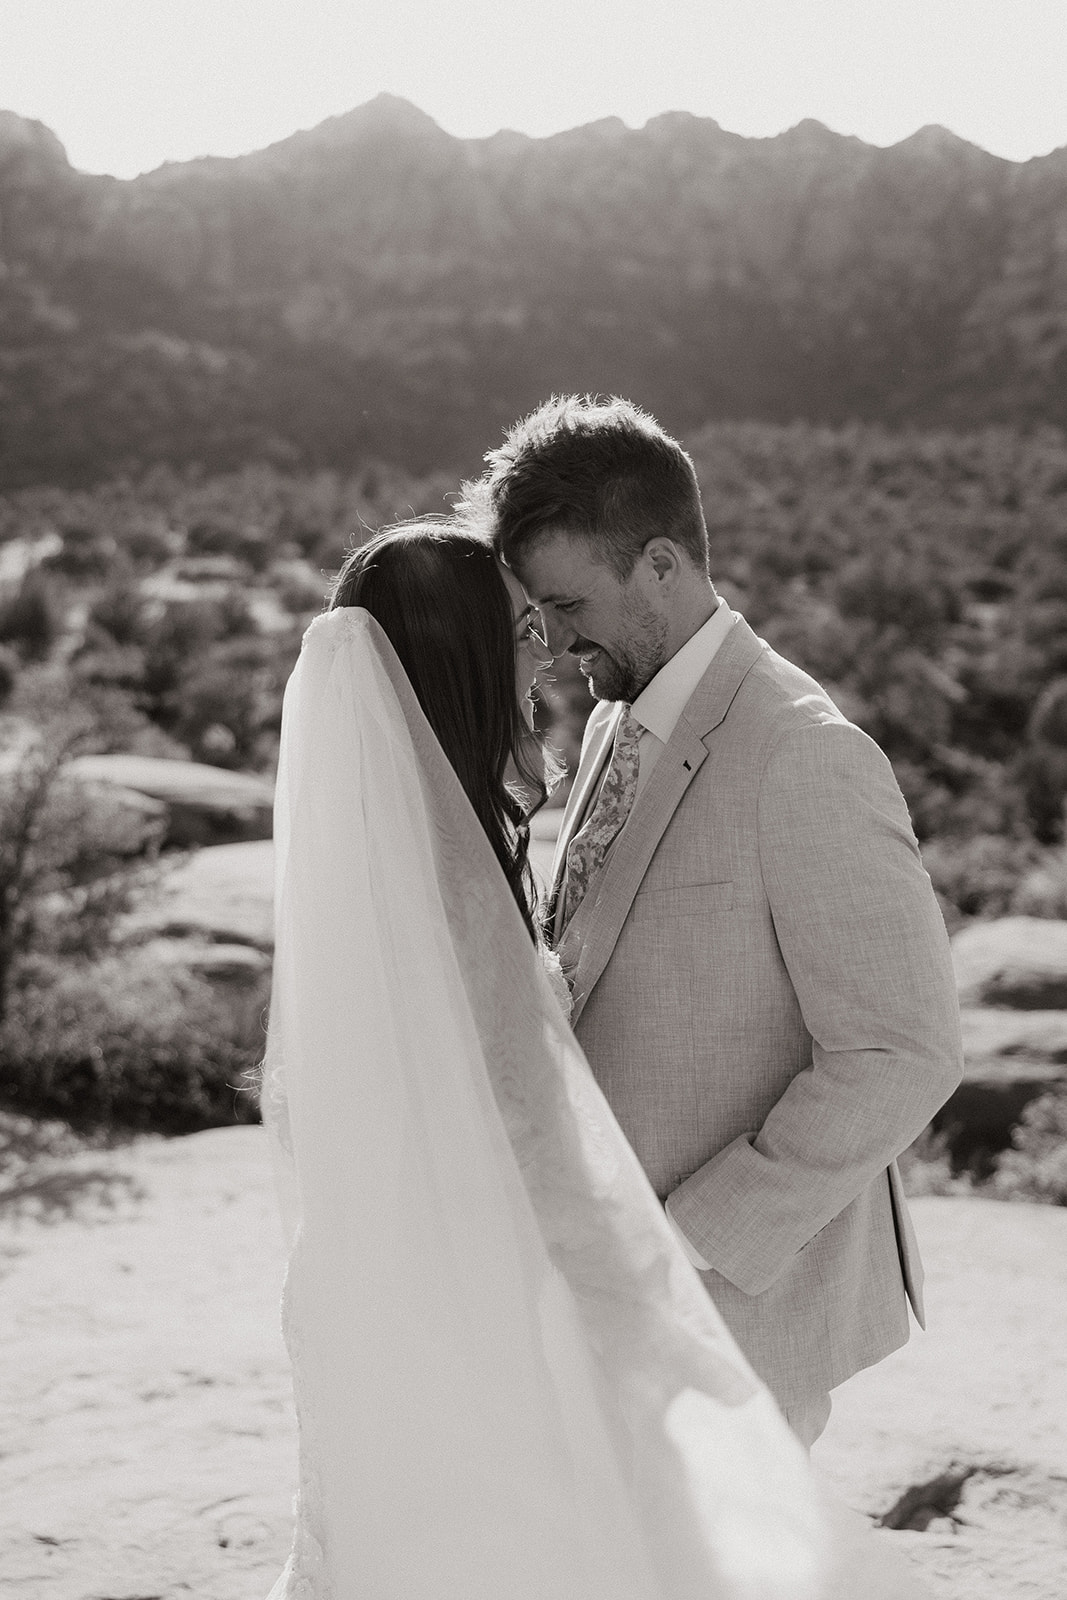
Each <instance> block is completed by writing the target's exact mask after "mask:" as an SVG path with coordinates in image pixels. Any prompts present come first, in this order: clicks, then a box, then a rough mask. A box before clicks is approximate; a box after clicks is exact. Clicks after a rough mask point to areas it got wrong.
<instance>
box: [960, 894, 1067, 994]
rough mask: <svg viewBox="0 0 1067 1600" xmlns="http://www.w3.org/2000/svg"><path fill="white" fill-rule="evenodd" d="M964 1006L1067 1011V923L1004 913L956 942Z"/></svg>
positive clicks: (974, 925)
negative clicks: (1007, 915)
mask: <svg viewBox="0 0 1067 1600" xmlns="http://www.w3.org/2000/svg"><path fill="white" fill-rule="evenodd" d="M952 958H953V961H954V963H955V967H956V982H957V984H958V986H959V993H960V1004H961V1005H971V1006H975V1005H979V1006H982V1005H984V1006H1010V1007H1014V1008H1016V1009H1019V1010H1026V1011H1057V1010H1067V922H1054V921H1052V920H1051V919H1048V918H1044V917H1000V918H998V919H996V920H995V921H992V922H972V923H969V924H968V926H967V927H965V928H961V929H960V931H959V932H958V933H957V934H956V936H955V938H954V939H953V941H952Z"/></svg>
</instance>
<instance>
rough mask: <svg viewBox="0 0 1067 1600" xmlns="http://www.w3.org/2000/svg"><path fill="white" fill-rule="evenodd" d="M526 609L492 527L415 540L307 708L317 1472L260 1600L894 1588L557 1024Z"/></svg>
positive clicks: (286, 1098)
mask: <svg viewBox="0 0 1067 1600" xmlns="http://www.w3.org/2000/svg"><path fill="white" fill-rule="evenodd" d="M530 617H531V611H530V608H529V607H528V605H527V602H526V597H525V595H524V594H523V592H522V590H521V588H520V586H519V584H518V582H517V581H516V579H515V578H514V577H513V576H512V575H511V574H509V573H508V572H507V571H506V569H504V568H503V567H501V566H500V565H499V564H498V563H497V561H496V559H495V557H494V556H493V554H492V552H491V549H490V548H489V546H488V544H487V543H485V542H484V541H483V540H482V539H480V538H479V537H477V536H475V535H473V534H472V533H470V532H466V531H464V530H462V529H460V528H457V527H455V526H452V525H449V524H423V525H414V526H410V527H406V528H402V529H394V530H391V531H389V532H388V533H386V534H384V535H379V536H378V537H377V538H375V539H372V540H371V541H370V542H369V543H368V544H366V545H364V546H363V547H362V548H361V549H359V550H357V551H356V552H354V553H353V554H352V555H351V556H350V557H349V559H348V561H347V563H346V565H345V567H344V569H343V570H342V573H341V576H340V578H339V580H338V583H337V586H336V589H335V592H334V596H333V601H332V607H331V609H330V610H329V611H328V612H327V613H326V614H324V615H323V616H321V617H319V618H317V619H316V620H315V621H314V622H313V623H312V624H311V627H310V628H309V630H308V632H307V634H306V636H305V639H304V645H303V650H302V653H301V656H300V659H299V661H298V663H297V666H296V668H295V670H294V672H293V675H292V678H291V680H290V683H289V686H288V689H287V692H286V699H285V712H284V720H283V728H282V748H281V761H280V769H279V783H278V798H277V802H276V842H277V852H278V856H277V883H276V953H275V974H274V992H273V997H272V1008H271V1023H270V1033H269V1044H268V1051H267V1060H266V1064H265V1082H264V1096H263V1098H264V1115H265V1120H266V1121H267V1123H268V1127H269V1129H270V1131H271V1136H272V1141H273V1144H274V1147H275V1151H276V1155H277V1161H278V1168H279V1175H280V1182H281V1185H282V1191H283V1211H284V1213H285V1214H286V1217H287V1221H288V1229H289V1234H290V1261H289V1270H288V1275H287V1281H286V1289H285V1300H284V1320H285V1329H286V1338H287V1343H288V1347H289V1351H290V1356H291V1359H292V1365H293V1375H294V1389H295V1396H296V1407H297V1416H298V1422H299V1434H300V1467H299V1498H298V1505H297V1515H296V1531H295V1537H294V1545H293V1551H292V1555H291V1557H290V1559H289V1562H288V1564H287V1566H286V1569H285V1572H284V1573H283V1574H282V1576H281V1577H280V1578H279V1580H278V1583H277V1584H276V1586H275V1588H274V1590H273V1591H272V1600H825V1597H827V1596H828V1595H830V1594H831V1592H832V1593H833V1594H835V1595H837V1594H841V1595H844V1594H849V1595H853V1594H859V1593H863V1594H864V1596H874V1595H887V1596H888V1595H892V1596H894V1600H895V1597H896V1596H897V1595H898V1594H899V1593H900V1590H899V1589H898V1588H896V1587H893V1588H890V1589H886V1588H884V1587H883V1586H882V1579H881V1578H880V1577H878V1576H876V1575H874V1574H872V1572H871V1571H870V1570H868V1563H866V1562H864V1563H863V1565H864V1569H865V1570H864V1573H863V1577H862V1581H861V1582H859V1583H858V1585H857V1580H856V1575H855V1571H854V1568H853V1569H852V1576H851V1577H845V1576H843V1575H842V1566H843V1565H844V1566H846V1567H847V1566H848V1565H849V1561H850V1560H851V1559H852V1558H851V1557H849V1556H847V1555H845V1554H843V1548H844V1546H846V1545H848V1544H849V1540H848V1539H847V1538H845V1539H842V1537H841V1535H840V1534H839V1533H838V1532H837V1531H832V1530H831V1522H830V1514H829V1513H828V1512H827V1509H826V1507H825V1505H824V1503H823V1501H822V1500H821V1498H820V1496H819V1493H818V1491H817V1490H816V1488H815V1486H814V1483H813V1480H812V1477H811V1473H810V1469H809V1467H808V1463H807V1458H806V1456H805V1454H804V1452H803V1450H802V1448H801V1447H800V1445H799V1444H798V1443H797V1442H796V1440H795V1439H794V1438H793V1436H792V1434H791V1433H790V1432H789V1430H788V1429H787V1427H786V1425H785V1423H784V1421H783V1420H782V1418H781V1417H780V1415H779V1414H778V1412H777V1410H776V1408H775V1406H774V1403H773V1401H772V1400H771V1398H770V1396H769V1395H768V1393H767V1392H766V1390H765V1389H764V1388H763V1387H762V1386H761V1384H760V1383H759V1381H758V1380H757V1379H756V1378H755V1377H754V1375H753V1373H752V1372H751V1370H750V1369H749V1367H748V1366H747V1364H746V1362H745V1361H744V1358H743V1357H742V1356H741V1354H740V1352H739V1351H738V1349H737V1347H736V1345H735V1344H734V1343H733V1341H732V1339H731V1337H730V1335H729V1334H728V1333H727V1331H726V1329H725V1327H724V1325H723V1323H722V1322H721V1320H720V1318H719V1317H718V1315H717V1313H716V1311H715V1309H714V1307H713V1305H712V1304H711V1302H710V1300H709V1299H708V1297H707V1295H706V1293H705V1291H704V1289H703V1288H702V1286H701V1284H700V1282H699V1280H698V1278H697V1276H696V1274H695V1273H694V1272H693V1270H692V1269H691V1267H690V1266H689V1264H688V1262H687V1261H686V1259H685V1257H684V1255H683V1254H682V1251H681V1248H680V1246H679V1245H678V1244H677V1242H676V1240H675V1237H674V1235H673V1233H672V1231H671V1229H670V1227H669V1224H668V1223H667V1220H666V1218H665V1216H664V1214H663V1211H662V1208H661V1207H660V1205H659V1203H658V1201H657V1200H656V1199H655V1197H654V1195H653V1193H652V1190H651V1189H650V1187H649V1186H648V1183H647V1181H646V1180H645V1177H644V1174H643V1172H642V1171H641V1169H640V1167H639V1165H638V1163H637V1160H636V1158H635V1157H634V1155H633V1153H632V1151H631V1150H630V1148H629V1146H628V1145H627V1143H626V1141H625V1139H624V1138H623V1136H622V1134H621V1132H620V1131H619V1128H618V1126H617V1124H616V1123H615V1121H614V1119H613V1117H612V1114H611V1112H610V1110H609V1109H608V1106H607V1104H606V1102H605V1101H604V1099H603V1097H602V1095H601V1094H600V1091H599V1090H598V1088H597V1086H596V1083H595V1081H594V1080H593V1078H592V1075H591V1073H590V1070H589V1067H588V1065H587V1063H586V1061H585V1059H584V1057H583V1055H582V1053H581V1050H580V1048H579V1046H578V1044H577V1042H576V1040H575V1038H574V1036H573V1034H572V1033H571V1032H570V1029H569V1028H568V1026H567V1022H566V1017H565V1009H566V1007H565V998H564V994H563V993H561V991H560V987H559V978H558V974H556V975H554V974H553V971H552V965H553V963H552V959H551V958H550V957H549V956H548V954H547V952H546V951H545V949H544V946H543V941H542V938H541V934H540V931H539V926H538V921H537V915H536V909H535V901H534V895H533V887H532V878H531V874H530V869H529V863H528V859H527V843H528V827H527V820H526V818H527V814H528V811H529V809H530V807H531V805H533V804H535V803H537V802H539V801H541V800H543V798H544V794H545V785H544V780H543V778H542V776H541V773H540V771H539V770H538V768H537V766H536V765H535V764H534V762H533V760H532V755H533V752H534V750H535V744H534V739H533V735H532V734H531V733H530V731H529V729H528V727H527V724H526V721H525V720H524V717H523V715H522V711H521V699H520V697H522V696H524V695H525V694H526V693H527V691H528V690H529V689H530V686H531V684H532V681H533V678H534V675H535V672H536V670H537V668H538V665H539V664H541V663H540V656H543V654H544V646H543V644H542V643H541V642H540V641H539V640H538V639H537V637H536V635H535V634H534V632H533V630H532V627H531V624H530ZM509 774H511V781H509V778H508V775H509ZM564 989H565V986H564ZM561 1001H562V1002H563V1003H562V1004H561ZM879 1565H880V1563H879ZM842 1584H844V1585H845V1587H840V1585H842Z"/></svg>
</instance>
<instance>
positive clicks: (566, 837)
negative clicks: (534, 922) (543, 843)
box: [549, 705, 622, 938]
mask: <svg viewBox="0 0 1067 1600" xmlns="http://www.w3.org/2000/svg"><path fill="white" fill-rule="evenodd" d="M594 715H595V713H594ZM621 717H622V707H621V705H617V706H615V707H613V709H612V712H611V714H610V715H609V716H607V717H605V719H604V724H603V727H602V728H600V729H598V730H597V731H596V732H595V733H594V734H593V735H592V736H591V738H590V741H589V745H588V747H587V749H586V751H585V753H584V755H583V758H582V760H581V762H580V763H579V767H578V773H577V776H576V778H575V782H574V787H573V789H572V790H571V793H570V798H569V799H568V801H567V806H566V810H565V811H564V813H563V821H562V823H561V825H560V830H559V836H558V838H557V840H556V850H555V854H554V855H553V857H552V892H551V895H550V897H549V905H550V907H551V909H552V920H553V924H554V927H553V934H554V937H556V938H558V936H559V919H560V912H561V909H562V908H561V906H560V890H561V889H562V887H563V874H564V872H565V870H566V866H567V847H568V845H569V844H570V842H571V840H572V839H573V838H574V835H575V834H576V833H577V832H578V829H579V828H580V827H581V824H582V818H583V817H584V816H585V813H586V811H587V809H588V806H589V802H590V800H591V799H592V796H593V794H594V793H595V791H596V787H597V784H598V783H599V782H600V777H601V774H602V773H603V770H604V764H605V762H606V761H607V759H608V757H609V755H610V753H611V747H612V745H613V743H614V742H615V729H616V728H617V727H618V725H619V720H620V718H621Z"/></svg>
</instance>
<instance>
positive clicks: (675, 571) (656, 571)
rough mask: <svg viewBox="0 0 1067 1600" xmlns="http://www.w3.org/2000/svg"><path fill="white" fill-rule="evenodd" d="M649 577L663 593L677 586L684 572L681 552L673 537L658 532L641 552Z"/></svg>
mask: <svg viewBox="0 0 1067 1600" xmlns="http://www.w3.org/2000/svg"><path fill="white" fill-rule="evenodd" d="M640 559H641V561H642V562H644V563H645V567H646V570H647V572H648V575H649V579H650V581H651V582H652V583H654V584H655V586H656V588H657V589H658V590H659V591H660V593H661V594H668V593H670V591H671V590H672V589H674V588H676V586H677V584H678V581H679V578H680V577H681V572H682V562H681V552H680V551H679V549H678V546H677V545H676V544H675V542H674V540H673V539H668V538H667V537H666V536H665V535H663V534H657V535H656V537H655V538H654V539H650V540H649V541H648V543H647V544H646V545H645V548H644V549H643V550H642V552H641V557H640Z"/></svg>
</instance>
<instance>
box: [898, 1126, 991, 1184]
mask: <svg viewBox="0 0 1067 1600" xmlns="http://www.w3.org/2000/svg"><path fill="white" fill-rule="evenodd" d="M897 1164H898V1166H899V1167H900V1175H901V1178H902V1179H903V1181H904V1189H905V1192H906V1193H907V1194H909V1195H912V1196H913V1197H914V1196H916V1195H923V1194H952V1195H958V1194H974V1193H976V1192H977V1191H978V1189H979V1187H980V1185H979V1184H978V1183H976V1179H975V1175H974V1173H972V1172H969V1171H966V1170H965V1171H963V1172H959V1171H957V1170H956V1167H955V1164H954V1162H953V1159H952V1151H951V1149H950V1148H949V1138H948V1135H947V1134H946V1133H944V1132H936V1131H935V1130H934V1129H933V1128H924V1129H923V1131H922V1133H920V1135H919V1137H918V1138H917V1139H916V1140H915V1142H914V1143H913V1144H910V1145H909V1146H908V1148H907V1149H906V1150H905V1151H904V1152H903V1154H902V1155H901V1156H900V1158H899V1161H898V1163H897Z"/></svg>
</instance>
